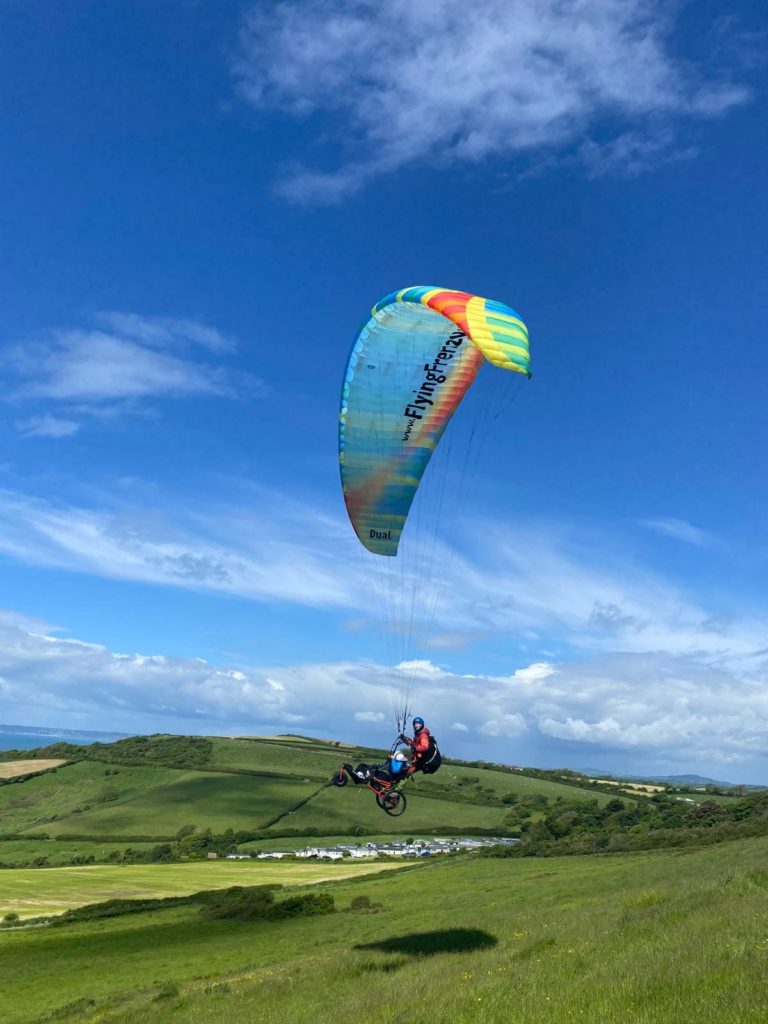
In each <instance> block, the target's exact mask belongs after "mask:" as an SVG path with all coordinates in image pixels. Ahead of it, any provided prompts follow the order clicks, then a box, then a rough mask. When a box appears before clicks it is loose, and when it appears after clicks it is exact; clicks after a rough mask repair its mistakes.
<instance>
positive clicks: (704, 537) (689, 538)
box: [638, 516, 721, 548]
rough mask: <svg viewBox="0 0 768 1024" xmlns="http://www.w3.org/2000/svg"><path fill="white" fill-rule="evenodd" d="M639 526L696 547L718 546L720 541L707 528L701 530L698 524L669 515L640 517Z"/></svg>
mask: <svg viewBox="0 0 768 1024" xmlns="http://www.w3.org/2000/svg"><path fill="white" fill-rule="evenodd" d="M638 523H639V525H640V526H644V527H645V528H646V529H647V530H653V531H654V532H655V533H661V534H663V535H664V536H666V537H672V538H673V539H674V540H681V541H683V543H684V544H692V545H693V546H694V547H697V548H718V547H720V546H721V543H720V541H719V540H718V538H717V537H715V535H714V534H712V533H710V532H709V531H708V530H702V529H701V527H699V526H693V525H692V524H691V523H687V522H686V521H685V520H684V519H675V518H673V517H671V516H666V517H665V516H659V517H658V518H656V519H640V520H638Z"/></svg>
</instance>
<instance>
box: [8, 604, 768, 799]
mask: <svg viewBox="0 0 768 1024" xmlns="http://www.w3.org/2000/svg"><path fill="white" fill-rule="evenodd" d="M41 625H42V624H39V623H34V622H29V621H27V620H26V619H25V618H24V617H23V616H18V615H14V614H13V613H7V612H6V613H0V693H1V694H2V700H3V707H4V709H5V710H4V713H6V714H7V717H9V718H11V719H12V720H15V721H18V722H20V723H23V722H24V721H25V720H26V721H32V720H34V721H36V722H38V723H39V724H61V725H81V726H82V727H88V726H89V725H90V726H95V727H97V728H112V729H116V730H119V731H130V730H132V729H136V730H140V729H143V730H151V729H167V730H170V731H173V730H180V729H183V728H193V729H195V730H196V731H203V732H204V731H257V730H259V731H261V730H264V729H271V730H277V731H280V730H282V729H285V728H292V727H295V726H297V725H300V726H301V728H302V730H303V731H307V732H312V733H315V734H318V735H326V736H336V735H337V733H338V722H339V720H340V716H341V720H344V721H347V720H350V721H352V720H353V721H355V722H357V723H358V724H359V726H360V729H361V730H362V731H361V733H358V734H356V735H355V736H352V735H348V736H346V737H344V738H346V739H353V738H355V739H361V738H362V739H363V741H364V740H365V730H366V728H371V729H373V730H374V731H373V732H372V733H370V735H369V740H370V742H377V741H380V737H381V728H382V727H383V726H386V725H387V722H389V721H390V719H389V717H388V715H387V713H386V712H385V710H384V709H382V705H386V704H387V703H388V699H389V695H390V694H391V693H392V692H393V691H394V690H396V689H397V686H398V685H399V673H398V672H397V671H395V670H393V669H391V668H387V667H386V666H383V665H378V664H375V663H372V662H354V661H341V662H334V663H329V664H322V663H320V664H318V663H313V664H303V665H295V666H292V667H285V666H283V667H280V668H276V667H274V666H265V667H253V666H250V667H247V666H242V665H241V666H234V667H232V666H230V667H227V666H216V665H212V664H209V663H208V662H206V661H204V660H202V659H200V658H179V657H173V656H170V655H166V654H157V653H155V654H145V653H119V652H115V651H110V650H109V649H107V648H106V647H104V646H102V645H100V644H94V643H89V642H85V641H82V640H77V639H72V638H64V637H61V636H57V635H54V634H53V633H51V632H44V631H43V632H41V631H40V629H39V627H40V626H41ZM548 668H549V671H548V673H544V671H543V670H542V668H541V666H535V665H531V666H521V668H520V669H518V670H517V672H514V673H512V674H510V675H506V676H492V675H471V676H468V675H458V674H452V673H450V672H447V671H442V672H440V673H439V674H430V676H429V677H426V678H424V679H423V680H422V681H421V682H420V683H419V686H418V696H419V701H420V703H421V704H422V706H423V707H424V708H425V709H427V710H425V712H424V713H425V714H427V718H428V724H429V726H430V728H431V729H432V731H433V732H434V733H435V734H436V735H438V736H442V735H445V734H450V735H453V736H454V739H453V740H452V741H451V743H450V744H448V743H443V746H444V748H446V752H450V753H452V754H454V755H455V756H459V757H460V756H467V755H471V756H478V754H481V756H483V757H484V758H485V759H486V760H496V761H506V762H510V761H515V762H517V763H520V761H521V760H522V758H521V757H520V756H519V755H520V753H521V751H525V752H527V753H528V754H530V752H531V751H534V752H538V753H539V756H538V757H537V758H536V759H535V760H534V763H536V762H537V761H538V763H540V758H541V753H540V752H541V750H542V749H544V748H546V750H547V753H548V757H549V758H550V759H556V763H559V764H569V763H570V764H574V762H575V763H576V765H578V764H579V763H582V764H583V763H585V762H587V763H588V762H589V761H593V759H594V757H595V756H596V755H598V754H607V755H609V756H611V757H612V758H613V763H614V765H615V764H616V763H617V759H619V758H621V757H622V756H623V757H625V758H626V757H629V756H631V757H632V764H633V766H634V768H635V770H637V771H642V770H645V771H646V773H648V772H650V771H652V770H653V768H654V766H657V765H659V764H661V763H669V762H676V763H684V764H687V765H688V766H689V767H691V768H695V767H697V766H698V767H699V768H702V767H703V768H706V767H707V766H714V765H716V764H718V763H722V764H735V765H746V766H749V767H750V768H751V770H753V771H754V772H758V771H764V769H765V767H766V760H765V758H766V751H768V690H767V689H766V687H765V670H766V666H765V665H763V666H758V667H757V668H756V669H755V671H753V672H750V673H743V674H736V673H733V672H728V671H725V670H723V669H721V668H718V667H716V666H713V665H707V664H704V663H701V662H699V661H696V660H694V659H691V658H685V657H675V656H672V655H669V654H664V653H657V654H607V655H602V656H599V657H595V658H591V659H586V660H584V661H580V662H559V663H557V664H556V665H550V666H548ZM361 707H363V708H365V709H366V710H360V708H361ZM379 709H382V710H379ZM457 713H458V714H460V715H461V718H460V719H458V718H457ZM392 728H393V730H394V724H392ZM619 763H622V762H620V761H619ZM761 766H762V767H761ZM709 770H710V771H711V770H712V769H711V768H710V769H709ZM763 781H765V780H764V779H763Z"/></svg>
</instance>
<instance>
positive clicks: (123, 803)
mask: <svg viewBox="0 0 768 1024" xmlns="http://www.w3.org/2000/svg"><path fill="white" fill-rule="evenodd" d="M318 785H319V783H317V782H304V781H302V780H301V779H275V778H259V777H250V776H246V775H224V774H218V773H213V772H176V773H174V775H173V776H172V777H171V778H166V779H164V780H163V781H162V783H159V784H158V785H156V786H155V787H154V788H152V789H150V790H148V791H146V792H143V793H141V794H140V795H137V796H135V797H133V798H132V799H126V800H122V799H121V800H115V801H113V802H110V803H108V804H102V805H100V806H98V807H94V808H92V809H91V810H89V811H87V812H85V813H82V814H80V815H78V816H77V817H76V818H75V817H72V816H69V817H64V816H61V815H60V816H59V818H58V820H57V821H56V822H54V823H53V824H45V825H42V826H40V827H39V828H37V829H31V830H30V831H32V832H34V831H44V832H47V833H48V834H49V835H51V836H57V835H62V834H64V835H66V834H68V833H74V832H77V833H81V834H86V833H87V834H88V835H91V836H98V837H104V838H107V837H108V836H114V835H118V836H119V835H124V836H130V835H149V836H173V835H174V834H175V833H176V832H177V831H178V830H179V829H180V828H182V826H184V825H188V824H197V825H199V826H202V827H204V828H211V829H213V830H214V831H215V832H224V831H226V829H228V828H231V829H257V828H262V827H265V826H267V825H268V824H269V823H270V822H271V821H272V820H273V819H274V818H276V817H277V816H279V815H281V814H284V813H285V812H286V810H287V809H288V808H290V807H293V806H295V805H296V804H298V803H300V802H301V801H303V800H306V799H307V797H309V796H311V795H312V793H314V792H316V790H317V788H318Z"/></svg>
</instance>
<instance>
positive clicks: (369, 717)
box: [355, 711, 387, 724]
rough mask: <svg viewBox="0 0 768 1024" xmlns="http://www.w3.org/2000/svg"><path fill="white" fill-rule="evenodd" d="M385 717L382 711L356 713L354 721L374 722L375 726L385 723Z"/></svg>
mask: <svg viewBox="0 0 768 1024" xmlns="http://www.w3.org/2000/svg"><path fill="white" fill-rule="evenodd" d="M386 720H387V716H386V715H385V714H384V712H383V711H356V712H355V721H356V722H375V723H376V724H382V723H383V722H386Z"/></svg>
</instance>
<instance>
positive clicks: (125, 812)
mask: <svg viewBox="0 0 768 1024" xmlns="http://www.w3.org/2000/svg"><path fill="white" fill-rule="evenodd" d="M55 756H59V757H65V758H68V759H69V763H67V764H64V765H63V766H60V767H58V768H54V769H52V770H49V771H44V772H43V773H42V774H39V775H37V776H35V777H32V778H26V779H23V780H22V781H18V782H15V783H13V784H11V783H10V782H8V783H6V784H5V785H0V835H2V836H17V837H19V838H21V837H24V836H39V835H47V836H50V837H52V838H57V837H63V839H64V840H65V841H69V839H70V838H72V837H74V838H76V839H77V840H78V841H79V842H81V843H82V842H85V840H86V839H88V838H89V839H91V840H93V842H94V843H95V844H96V846H95V847H94V848H93V849H92V850H90V851H89V850H83V851H81V853H82V854H83V855H85V856H96V857H101V859H103V849H104V844H105V843H107V842H109V841H110V840H115V841H119V840H120V839H125V840H126V841H128V840H130V841H132V842H135V841H139V840H141V839H142V838H147V839H157V840H161V839H162V840H170V839H172V838H173V837H174V835H175V834H176V833H177V832H178V830H179V829H180V828H182V827H184V826H187V825H195V826H197V829H198V830H199V831H202V830H205V829H211V830H212V831H213V832H214V833H224V832H226V831H227V830H228V829H231V830H234V831H235V832H249V833H255V832H258V831H259V830H264V829H269V830H270V831H271V832H273V833H280V832H285V831H286V830H288V831H292V832H294V833H307V834H328V835H335V834H338V833H343V832H350V831H351V832H353V833H354V832H355V831H356V830H357V831H360V832H363V833H365V832H382V831H384V832H388V833H393V832H395V833H400V834H402V833H404V832H405V833H410V832H412V831H414V830H435V829H436V830H451V829H455V830H461V829H464V830H466V829H472V828H480V829H493V830H502V829H504V828H505V827H511V828H513V829H514V828H515V827H516V826H515V825H514V824H512V825H509V823H508V822H507V824H506V826H505V818H506V817H507V816H508V812H509V806H510V803H511V802H514V801H517V800H525V799H527V798H531V797H535V796H536V795H537V794H539V795H543V796H546V797H547V798H548V799H550V800H554V799H556V798H557V797H558V796H562V797H563V798H565V799H573V797H574V795H580V796H581V797H582V798H586V799H596V800H597V801H598V803H599V804H601V805H603V804H605V803H607V802H608V801H609V800H610V799H611V796H610V794H605V793H601V792H597V793H595V792H593V791H592V790H590V789H583V790H579V789H577V788H575V787H574V786H573V785H565V784H561V783H558V782H554V781H552V780H550V779H546V778H530V777H528V776H525V775H521V774H519V773H517V772H505V771H499V770H494V769H491V768H483V767H471V766H466V765H459V764H450V763H447V764H445V765H444V767H443V769H442V771H441V772H440V773H439V775H436V776H434V777H432V778H429V779H427V778H420V779H418V781H416V780H414V782H413V783H409V786H408V798H409V804H410V806H409V809H408V812H407V813H406V814H405V815H404V816H403V817H402V818H400V819H392V818H387V817H386V816H385V815H384V814H383V813H382V812H381V810H379V809H378V808H377V807H376V804H375V802H374V800H373V796H372V794H370V793H369V792H368V791H366V790H364V789H355V788H354V787H352V786H348V787H347V788H346V789H345V790H343V791H338V790H336V789H330V788H328V787H327V785H326V784H327V782H328V780H329V778H330V776H331V775H332V773H333V772H334V771H335V769H336V768H337V767H338V765H339V764H340V763H341V761H342V760H349V761H351V762H353V763H357V762H358V761H366V762H369V763H370V762H376V761H378V760H381V759H382V758H383V757H384V752H383V751H371V750H366V749H360V748H354V747H350V746H340V745H339V744H334V743H327V742H324V741H321V740H311V739H307V738H301V737H267V738H259V739H245V738H240V739H233V738H226V737H211V738H204V737H193V738H190V737H177V736H152V737H132V738H130V739H125V740H120V741H118V742H116V743H112V744H103V743H97V744H93V745H91V746H89V747H73V746H71V745H67V744H56V745H54V746H52V747H48V748H43V749H40V750H38V751H30V752H28V758H27V760H28V761H29V764H30V765H32V766H33V767H34V766H35V765H36V764H39V765H40V768H41V769H43V768H44V767H46V766H47V765H48V764H50V763H51V760H50V759H51V758H53V757H55ZM532 814H533V817H534V819H535V818H536V816H537V814H538V812H536V811H532ZM99 851H102V852H101V853H100V852H99ZM37 856H39V855H38V854H36V853H33V854H32V859H35V858H36V857H37ZM60 860H61V858H60V857H54V860H53V861H50V860H49V863H54V862H55V863H58V862H60ZM0 862H3V863H12V862H17V863H18V857H13V856H11V855H10V854H8V853H4V852H3V847H2V843H0Z"/></svg>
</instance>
